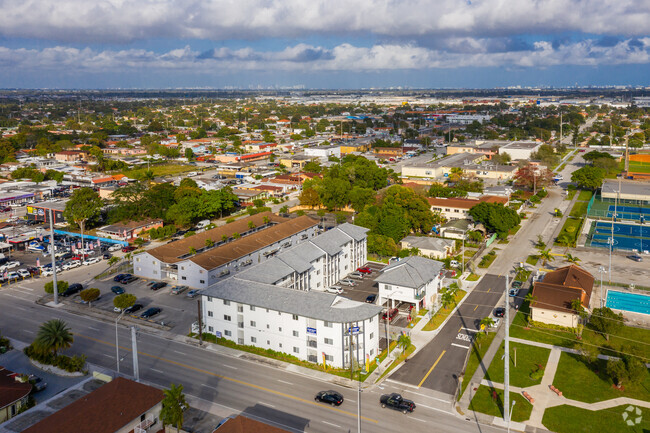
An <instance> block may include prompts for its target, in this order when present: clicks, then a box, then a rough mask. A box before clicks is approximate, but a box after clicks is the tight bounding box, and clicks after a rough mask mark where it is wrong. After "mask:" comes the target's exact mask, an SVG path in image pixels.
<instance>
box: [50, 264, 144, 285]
mask: <svg viewBox="0 0 650 433" xmlns="http://www.w3.org/2000/svg"><path fill="white" fill-rule="evenodd" d="M141 270H142V268H141V267H140V266H138V271H141ZM52 287H54V286H52Z"/></svg>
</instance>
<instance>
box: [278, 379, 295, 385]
mask: <svg viewBox="0 0 650 433" xmlns="http://www.w3.org/2000/svg"><path fill="white" fill-rule="evenodd" d="M278 382H282V383H286V384H287V385H293V383H291V382H287V381H286V380H280V379H278Z"/></svg>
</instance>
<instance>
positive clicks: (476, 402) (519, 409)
mask: <svg viewBox="0 0 650 433" xmlns="http://www.w3.org/2000/svg"><path fill="white" fill-rule="evenodd" d="M493 391H496V392H497V396H496V401H495V399H494V398H493ZM513 400H514V401H516V402H517V403H515V407H514V409H513V410H512V414H511V418H510V419H512V421H516V422H522V421H526V420H527V419H529V418H530V413H531V412H532V411H533V405H532V404H530V403H529V402H528V400H526V398H525V397H524V396H523V395H521V394H518V393H516V392H511V393H510V401H513ZM469 409H470V410H473V411H476V412H481V413H485V414H488V415H494V416H498V417H502V418H503V390H502V389H494V388H490V387H488V386H484V385H481V386H479V387H478V389H477V390H476V394H474V398H472V401H471V403H470V404H469Z"/></svg>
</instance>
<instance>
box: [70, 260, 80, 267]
mask: <svg viewBox="0 0 650 433" xmlns="http://www.w3.org/2000/svg"><path fill="white" fill-rule="evenodd" d="M68 263H69V264H70V267H69V269H74V268H78V267H79V266H81V260H71V261H70V262H68Z"/></svg>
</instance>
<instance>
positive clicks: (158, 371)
mask: <svg viewBox="0 0 650 433" xmlns="http://www.w3.org/2000/svg"><path fill="white" fill-rule="evenodd" d="M151 371H155V372H156V373H160V374H165V373H164V372H163V371H160V370H157V369H155V368H152V369H151Z"/></svg>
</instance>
